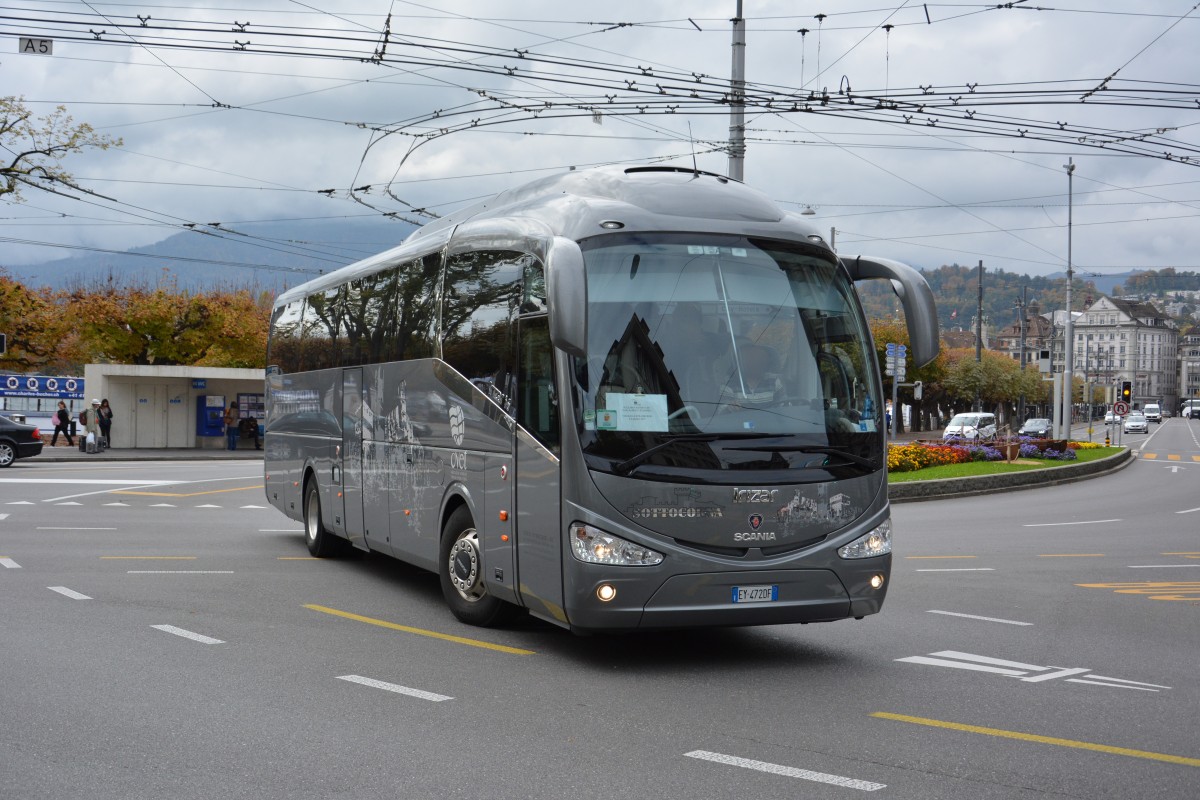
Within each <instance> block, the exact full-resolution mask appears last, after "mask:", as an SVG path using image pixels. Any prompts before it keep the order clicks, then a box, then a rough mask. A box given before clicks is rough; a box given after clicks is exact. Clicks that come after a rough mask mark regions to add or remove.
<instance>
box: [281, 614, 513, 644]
mask: <svg viewBox="0 0 1200 800" xmlns="http://www.w3.org/2000/svg"><path fill="white" fill-rule="evenodd" d="M304 607H305V608H307V609H310V610H312V611H320V612H321V613H322V614H332V615H333V616H335V617H345V618H346V619H352V620H355V621H356V622H365V623H367V624H368V625H378V626H379V627H381V628H387V629H389V630H393V631H403V632H404V633H415V634H417V635H418V636H429V637H431V638H434V639H442V640H443V641H447V642H455V643H456V644H465V645H470V646H471V647H482V648H483V649H485V650H497V651H499V652H501V653H511V654H512V655H515V656H532V655H536V653H534V651H533V650H522V649H521V648H519V647H509V646H507V645H503V644H493V643H492V642H484V641H480V640H479V639H467V638H465V637H462V636H451V635H450V634H448V633H438V632H437V631H428V630H425V629H424V628H413V627H410V626H408V625H397V624H396V623H394V622H388V621H386V620H382V619H373V618H371V617H363V616H360V615H358V614H351V613H350V612H349V611H338V610H337V609H336V608H328V607H326V606H317V605H305V606H304Z"/></svg>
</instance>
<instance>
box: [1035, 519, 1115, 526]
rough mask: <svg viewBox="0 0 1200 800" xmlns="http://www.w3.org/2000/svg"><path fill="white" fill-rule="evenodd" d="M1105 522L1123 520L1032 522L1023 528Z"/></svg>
mask: <svg viewBox="0 0 1200 800" xmlns="http://www.w3.org/2000/svg"><path fill="white" fill-rule="evenodd" d="M1105 522H1122V520H1119V519H1088V520H1082V521H1080V522H1032V523H1029V524H1027V525H1022V526H1021V527H1022V528H1055V527H1058V526H1060V525H1100V524H1102V523H1105Z"/></svg>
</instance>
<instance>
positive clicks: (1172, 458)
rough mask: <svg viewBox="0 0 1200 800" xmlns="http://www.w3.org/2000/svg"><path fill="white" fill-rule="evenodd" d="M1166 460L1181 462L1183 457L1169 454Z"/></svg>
mask: <svg viewBox="0 0 1200 800" xmlns="http://www.w3.org/2000/svg"><path fill="white" fill-rule="evenodd" d="M1167 460H1168V461H1182V460H1183V457H1182V456H1180V455H1177V454H1176V453H1171V454H1170V455H1168V456H1167Z"/></svg>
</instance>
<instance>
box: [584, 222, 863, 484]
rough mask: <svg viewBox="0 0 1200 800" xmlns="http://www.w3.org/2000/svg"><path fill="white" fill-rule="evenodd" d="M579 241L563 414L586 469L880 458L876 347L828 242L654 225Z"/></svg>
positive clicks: (814, 466)
mask: <svg viewBox="0 0 1200 800" xmlns="http://www.w3.org/2000/svg"><path fill="white" fill-rule="evenodd" d="M581 247H582V248H583V250H584V260H585V264H586V269H587V282H588V315H589V316H588V348H587V357H586V359H584V358H577V359H575V364H574V367H575V369H574V377H575V413H576V424H577V425H578V428H579V434H580V437H581V443H582V445H583V451H584V454H585V456H586V457H587V460H588V463H589V466H591V467H592V468H593V469H599V470H603V471H607V472H613V473H615V474H628V473H629V472H631V471H632V470H634V469H636V470H638V477H645V478H650V479H656V478H657V479H659V480H672V479H688V480H702V481H716V482H721V481H723V480H724V479H722V478H721V477H720V476H719V475H716V476H714V475H713V474H712V473H713V471H735V472H737V473H738V474H737V475H728V476H726V478H727V479H728V480H730V481H737V480H746V479H749V478H750V477H751V476H748V475H746V474H745V473H744V471H746V470H754V471H764V472H770V473H777V472H783V473H787V474H781V475H779V476H778V480H780V481H795V480H797V479H800V480H804V478H800V477H799V476H798V475H797V472H800V471H812V470H829V471H834V470H838V469H849V470H852V471H854V473H855V474H862V473H863V471H868V472H870V471H875V470H878V469H880V468H881V467H882V464H881V456H882V450H883V434H882V431H883V421H882V404H881V403H880V389H879V387H878V385H876V378H875V377H874V375H875V363H874V359H875V353H874V351H873V349H872V347H871V338H870V334H869V332H868V330H867V327H866V324H865V321H864V319H863V317H862V313H861V311H860V307H859V305H858V301H857V298H856V297H855V295H854V289H853V286H852V284H851V282H850V280H849V278H848V276H847V275H846V273H845V272H844V271H843V270H842V269H840V267H839V266H838V264H837V262H836V261H835V259H834V258H833V256H832V255H831V254H830V253H829V252H828V251H827V250H825V249H823V248H818V247H813V246H810V245H807V244H805V243H802V242H782V241H777V240H767V239H757V238H753V237H744V236H731V235H711V234H699V235H697V234H662V233H655V234H627V235H611V236H604V237H597V238H594V239H591V240H587V241H584V242H582V243H581ZM837 474H838V475H844V474H846V473H844V472H839V473H837ZM753 477H754V479H756V480H766V479H769V478H768V476H767V475H765V474H760V475H755V476H753ZM813 479H819V478H817V477H815V476H814V478H813ZM826 479H828V476H826Z"/></svg>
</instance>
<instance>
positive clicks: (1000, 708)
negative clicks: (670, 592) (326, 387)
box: [0, 420, 1200, 800]
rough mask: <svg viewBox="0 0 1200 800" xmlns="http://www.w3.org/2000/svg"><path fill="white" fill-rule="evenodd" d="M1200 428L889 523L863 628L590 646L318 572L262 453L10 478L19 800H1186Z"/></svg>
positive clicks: (403, 576)
mask: <svg viewBox="0 0 1200 800" xmlns="http://www.w3.org/2000/svg"><path fill="white" fill-rule="evenodd" d="M1198 436H1200V422H1198V421H1192V422H1190V423H1189V422H1187V421H1184V420H1170V421H1168V422H1167V423H1164V424H1163V425H1162V426H1161V427H1156V429H1155V431H1154V433H1153V434H1151V435H1150V436H1149V437H1142V438H1143V439H1144V440H1145V441H1146V445H1145V447H1143V448H1142V449H1143V453H1142V457H1141V459H1139V461H1138V463H1136V464H1134V465H1133V466H1131V467H1130V468H1128V469H1126V470H1123V471H1122V472H1120V473H1119V474H1118V475H1116V476H1112V477H1107V478H1101V479H1097V480H1094V481H1088V482H1083V483H1078V484H1072V485H1068V486H1063V487H1056V488H1051V489H1034V490H1028V491H1023V492H1015V493H1009V494H1003V495H996V496H990V497H982V498H971V499H963V500H947V501H938V502H931V503H918V504H911V505H905V506H902V507H896V508H895V509H894V515H895V521H896V527H897V530H898V552H897V557H896V566H895V570H894V573H893V586H892V589H891V593H890V594H889V597H888V603H887V606H886V607H885V610H884V612H883V613H882V614H879V615H876V616H874V617H870V618H867V619H866V620H863V621H861V622H854V621H849V622H840V623H835V624H830V625H809V626H779V627H764V628H752V629H737V630H715V631H692V632H681V633H668V634H661V633H660V634H655V635H653V636H625V637H597V638H591V639H586V638H576V637H572V636H571V635H569V634H566V633H564V632H562V631H560V630H558V629H555V628H552V627H550V626H548V625H545V624H543V623H540V622H538V621H536V620H529V619H527V620H525V621H523V622H521V623H519V624H518V625H516V626H514V627H512V628H509V629H505V630H479V629H472V628H468V627H465V626H462V625H460V624H458V623H457V622H456V621H455V620H454V619H453V617H451V616H450V614H449V613H448V611H446V609H445V608H444V606H443V604H442V601H441V596H440V593H439V590H438V585H437V581H436V579H435V578H434V577H433V576H432V575H428V574H426V573H423V572H420V571H419V570H416V569H412V568H409V567H406V566H403V565H400V564H398V563H396V562H392V561H389V560H387V559H383V558H376V557H373V556H360V557H352V558H349V559H345V560H338V561H315V560H311V559H308V558H307V555H308V554H307V551H306V550H305V549H304V545H303V542H302V540H301V536H300V533H299V525H298V524H297V523H295V522H292V521H290V520H287V519H285V518H284V517H282V515H280V514H279V513H278V512H276V511H275V510H274V509H271V508H269V507H265V506H266V503H265V502H264V501H263V499H262V492H261V488H260V487H261V470H262V466H261V463H254V462H250V461H246V462H238V461H225V462H220V463H164V462H157V463H109V464H96V463H87V462H84V463H79V464H53V463H38V462H37V461H36V460H31V461H29V462H21V463H19V464H17V465H16V466H14V467H13V468H11V469H8V470H5V471H3V473H2V474H0V515H3V519H0V556H3V557H4V560H3V561H0V676H2V678H0V765H3V767H4V769H3V770H2V771H0V797H5V798H7V797H12V798H20V799H21V800H37V799H40V798H56V799H57V798H64V797H88V798H121V799H122V800H125V799H127V798H164V797H170V798H216V797H220V798H289V799H290V800H295V799H296V798H329V797H345V798H385V797H386V798H396V797H406V798H407V797H413V798H422V797H438V798H442V797H449V798H458V797H461V798H480V797H504V798H509V797H511V798H518V797H520V798H525V797H529V798H564V797H572V798H575V797H578V798H605V800H609V799H611V798H647V797H663V798H701V797H703V798H707V797H721V798H775V797H779V798H795V797H804V798H845V797H855V796H859V795H861V794H863V793H868V794H870V795H872V796H878V797H891V798H913V799H914V800H915V799H917V798H920V799H921V800H927V799H928V798H964V797H971V798H995V799H996V800H1001V799H1003V800H1009V799H1010V798H1043V797H1073V798H1113V799H1114V800H1116V799H1118V798H1119V799H1121V800H1125V798H1130V797H1140V796H1151V795H1152V796H1154V797H1155V798H1159V799H1161V798H1180V799H1181V800H1182V799H1183V798H1188V799H1189V800H1190V799H1192V798H1195V797H1196V795H1197V789H1196V787H1197V786H1200V743H1198V741H1197V737H1196V725H1195V709H1196V708H1197V707H1200V692H1198V684H1200V681H1198V680H1197V660H1198V656H1197V654H1198V653H1200V624H1197V620H1198V615H1200V525H1198V524H1197V523H1198V522H1200V463H1196V462H1194V461H1193V460H1192V457H1193V456H1200V441H1198V440H1197V437H1198ZM1151 454H1153V455H1154V456H1155V457H1154V458H1153V459H1151V458H1150V457H1149V456H1150V455H1151ZM1173 455H1175V456H1179V459H1178V460H1174V459H1172V458H1171V456H1173ZM28 481H33V482H28ZM96 481H114V483H97V482H96ZM84 598H87V599H84Z"/></svg>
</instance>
